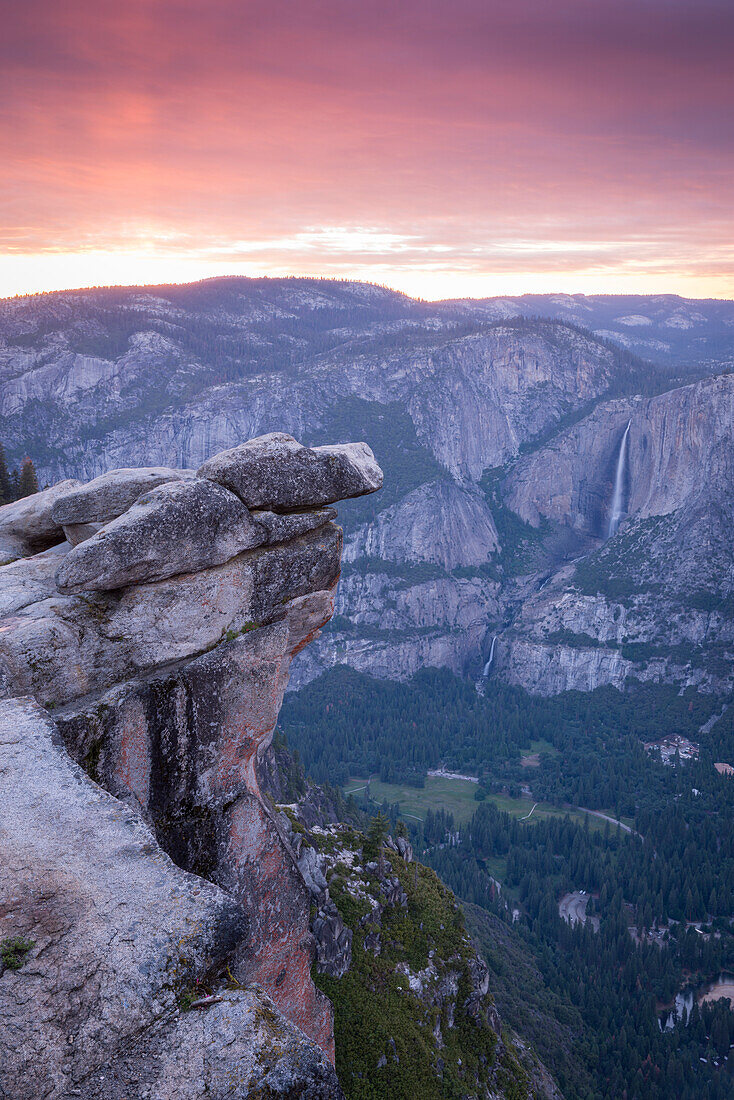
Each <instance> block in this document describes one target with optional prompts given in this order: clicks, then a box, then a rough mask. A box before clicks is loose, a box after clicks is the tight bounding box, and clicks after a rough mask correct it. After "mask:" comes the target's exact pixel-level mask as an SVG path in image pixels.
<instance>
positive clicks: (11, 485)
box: [0, 443, 38, 505]
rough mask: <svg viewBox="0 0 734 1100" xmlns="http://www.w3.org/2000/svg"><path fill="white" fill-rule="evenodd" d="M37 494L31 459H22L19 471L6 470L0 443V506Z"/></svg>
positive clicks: (14, 468) (14, 469) (2, 448)
mask: <svg viewBox="0 0 734 1100" xmlns="http://www.w3.org/2000/svg"><path fill="white" fill-rule="evenodd" d="M37 492H38V478H37V476H36V470H35V467H34V465H33V459H31V458H28V457H26V458H24V459H23V461H22V462H21V464H20V469H18V467H17V466H14V467H13V469H12V470H9V469H8V463H7V459H6V458H5V448H4V447H3V445H2V443H0V505H3V504H10V503H12V501H14V500H20V499H21V498H22V497H29V496H32V495H33V493H37Z"/></svg>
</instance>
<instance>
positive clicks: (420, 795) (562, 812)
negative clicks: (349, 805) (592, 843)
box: [344, 775, 632, 831]
mask: <svg viewBox="0 0 734 1100" xmlns="http://www.w3.org/2000/svg"><path fill="white" fill-rule="evenodd" d="M366 786H367V780H366V779H365V778H361V779H360V778H358V777H353V778H351V779H350V780H349V781H348V782H347V783H346V784H345V786H344V793H345V794H349V793H353V794H354V795H355V797H356V798H357V800H358V801H359V800H361V799H362V798H363V797H364V794H365V788H366ZM476 790H477V785H476V783H470V782H469V781H468V780H466V779H441V778H440V777H438V776H432V775H429V776H427V777H426V785H425V787H410V786H407V785H406V784H401V783H381V782H380V780H379V779H371V780H370V797H371V798H372V800H373V803H374V805H375V807H377V806H378V805H382V803H383V802H384V801H385V799H387V801H388V802H389V803H390V804H391V805H393V804H394V803H395V802H397V803H398V805H399V806H400V814H401V816H402V817H404V818H406V820H407V821H411V820H412V821H415V820H416V819H419V820H421V821H422V820H423V819H424V818H425V816H426V812H427V811H428V810H433V811H434V812H435V811H436V810H446V811H447V812H448V813H452V814H453V815H454V821H455V822H456V824H457V825H463V824H465V823H466V822H467V821H469V820H470V819H471V817H472V815H473V814H474V812H475V810H476V809H477V807H478V806H479V803H478V802H477V801H476V799H475V798H474V795H475V792H476ZM487 801H488V802H494V804H495V806H496V807H497V809H498V810H504V811H505V812H506V813H508V814H512V816H513V817H520V818H523V817H527V815H528V814H530V811H531V810H532V811H533V812H532V814H531V815H530V817H529V818H528V820H529V821H530V822H533V821H535V820H540V819H541V818H544V817H565V816H566V815H568V816H569V817H570V818H571V820H572V821H575V822H576V824H577V825H583V824H584V822H585V821H586V818H587V817H588V820H589V828H590V829H591V830H592V831H598V830H602V831H603V830H604V828H605V826H606V822H604V821H602V820H601V818H598V817H594V816H593V815H591V814H585V813H583V811H581V810H569V809H561V808H559V807H558V806H552V805H550V803H547V802H539V803H538V804H537V805H536V803H535V801H534V799H532V798H527V797H526V796H523V797H522V798H510V796H509V795H506V794H489V795H487ZM533 806H535V809H534V810H533ZM622 821H623V822H624V823H625V824H628V823H629V824H632V822H631V821H630V822H628V821H627V819H626V818H624V817H623V818H622ZM609 827H610V829H614V826H613V825H610V826H609Z"/></svg>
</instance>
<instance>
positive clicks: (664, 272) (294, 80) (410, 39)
mask: <svg viewBox="0 0 734 1100" xmlns="http://www.w3.org/2000/svg"><path fill="white" fill-rule="evenodd" d="M733 47H734V8H733V7H732V5H731V4H730V3H729V2H728V0H727V2H723V0H700V2H698V3H693V2H691V0H686V2H683V0H666V2H663V0H635V2H634V3H633V2H631V0H594V2H593V3H589V0H558V2H557V3H553V4H550V3H548V2H547V0H522V2H521V3H513V2H510V0H484V2H481V0H457V2H456V3H453V4H451V5H449V4H446V3H437V2H433V3H426V2H421V3H418V2H414V0H407V2H404V3H401V4H397V5H396V4H388V3H383V2H380V0H364V2H363V3H360V4H350V3H345V2H344V0H340V2H336V0H322V2H314V0H308V2H304V3H290V4H278V3H269V4H268V3H265V2H260V0H254V2H248V0H245V2H234V0H210V2H209V3H206V4H204V3H201V2H200V0H196V2H195V0H158V2H157V3H153V2H151V0H132V2H130V3H127V4H125V5H118V4H116V3H111V2H109V0H103V2H102V3H100V4H96V5H91V4H89V3H87V2H86V0H65V2H64V0H62V2H61V3H57V4H51V3H49V2H48V0H30V2H28V3H25V4H24V5H22V6H20V5H18V6H15V7H14V8H13V9H12V10H11V11H10V12H9V13H8V14H6V16H5V19H4V28H3V36H2V43H1V44H0V84H1V85H2V88H1V91H2V96H1V97H0V125H1V126H2V159H3V173H2V183H1V184H0V188H1V192H2V210H3V214H2V222H1V224H0V249H1V250H2V256H1V257H0V295H12V294H16V293H27V292H32V291H37V290H48V289H57V288H62V287H76V286H87V285H100V284H111V283H160V282H166V281H178V282H180V281H188V280H192V279H196V278H200V277H205V276H209V275H215V274H235V273H237V274H245V275H262V274H272V275H282V274H303V275H325V276H339V277H342V276H345V277H350V278H355V279H366V280H371V281H375V282H380V283H387V284H389V285H391V286H394V287H397V288H399V289H402V290H406V291H407V292H409V293H411V294H414V295H418V296H422V297H428V298H439V297H449V296H450V297H456V296H464V295H472V296H483V295H492V294H502V293H508V294H515V293H522V292H524V291H537V292H540V291H552V290H559V291H586V292H610V293H613V292H640V293H646V292H659V291H666V292H678V293H681V294H687V295H690V296H698V297H704V296H712V297H714V296H716V297H729V296H734V250H733V249H732V244H733V242H734V204H733V202H732V200H733V199H734V186H733V184H732V180H733V179H734V155H733V152H734V122H733V119H734V109H733V108H734V77H733V76H732V72H733V70H734V66H732V64H731V57H732V49H733Z"/></svg>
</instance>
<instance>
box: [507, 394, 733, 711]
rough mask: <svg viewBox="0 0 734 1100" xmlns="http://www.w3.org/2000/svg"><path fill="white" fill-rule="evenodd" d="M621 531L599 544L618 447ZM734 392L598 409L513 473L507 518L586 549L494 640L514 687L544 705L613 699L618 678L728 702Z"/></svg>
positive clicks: (664, 396)
mask: <svg viewBox="0 0 734 1100" xmlns="http://www.w3.org/2000/svg"><path fill="white" fill-rule="evenodd" d="M628 423H629V435H628V448H627V455H626V462H625V468H624V470H623V503H624V511H625V513H626V516H627V518H626V519H625V520H624V522H623V523H622V525H621V527H620V529H619V531H618V532H617V534H616V535H615V536H614V538H612V539H609V540H608V541H607V540H606V538H605V535H606V532H605V529H604V527H605V520H608V511H607V513H606V515H605V513H604V510H603V509H601V508H600V506H599V505H600V502H601V501H603V500H604V499H607V500H608V499H609V496H610V492H611V481H612V479H613V476H614V469H615V465H616V464H617V458H618V455H619V449H620V440H621V437H622V434H623V433H624V431H625V427H626V425H627V424H628ZM733 430H734V378H733V377H732V376H731V375H725V376H721V377H719V378H713V379H707V380H705V381H703V382H700V383H697V384H695V385H692V386H687V387H684V388H682V389H678V390H672V391H670V392H669V393H666V394H662V395H660V396H659V397H655V398H652V399H648V400H643V399H640V398H636V399H634V400H632V401H626V402H615V403H614V404H613V405H610V406H604V405H601V406H599V407H598V408H597V409H596V410H595V411H594V413H593V414H592V415H591V416H590V417H588V418H587V419H585V420H583V421H582V422H581V423H580V424H578V425H576V426H575V427H574V428H573V429H571V430H569V431H568V432H566V433H563V434H562V435H560V436H558V437H557V439H556V440H554V441H553V443H551V444H550V445H549V446H547V447H544V448H542V449H541V450H540V451H538V452H537V453H536V454H534V455H532V456H530V457H529V458H528V459H525V460H521V461H520V462H519V463H518V464H517V465H516V466H515V468H514V470H513V471H512V473H511V474H510V476H509V478H508V482H507V500H508V503H509V504H510V506H511V507H512V508H513V509H514V510H515V511H516V512H517V513H518V514H519V515H520V516H522V517H523V518H524V519H525V520H527V521H528V522H529V523H530V524H533V525H535V526H538V525H539V524H540V522H541V519H542V518H549V519H552V520H553V521H555V522H557V523H559V524H562V525H565V526H570V527H574V528H576V529H580V530H582V531H584V532H585V533H586V534H588V535H592V536H595V537H596V540H597V547H596V549H594V550H593V551H592V552H591V553H590V554H588V555H586V556H585V557H584V558H583V559H581V560H579V561H578V562H577V563H576V564H575V566H570V567H564V568H563V569H561V570H560V571H559V572H558V573H557V575H556V576H554V577H552V578H551V579H550V580H547V581H546V583H545V584H544V586H543V588H542V590H541V591H538V592H537V593H535V594H532V595H531V596H529V597H528V598H527V599H526V600H525V601H524V602H523V605H522V607H521V609H520V611H519V614H518V615H517V617H516V619H515V620H514V622H513V624H512V626H511V628H510V629H509V630H508V631H507V632H506V633H505V634H504V635H503V636H502V638H501V641H500V645H499V652H498V664H499V666H500V668H502V669H503V671H504V673H505V675H507V676H508V677H509V678H510V679H511V680H512V681H514V682H516V683H521V684H523V685H525V686H527V687H529V688H530V689H531V690H533V691H538V692H541V693H543V694H552V693H555V692H557V691H562V690H565V689H567V688H578V689H580V690H584V691H587V690H591V689H592V688H594V687H596V686H597V685H598V684H600V683H612V684H614V685H616V686H618V687H619V686H622V685H623V684H624V681H625V680H626V679H627V677H628V676H631V675H634V676H636V677H638V678H641V679H662V680H668V681H670V682H673V683H683V684H696V685H698V686H699V687H701V688H703V689H705V690H713V691H721V692H726V691H727V690H729V688H730V685H731V655H732V648H733V645H734V607H733V606H732V592H733V591H734V557H733V554H732V544H731V528H732V520H733V519H734V493H733V492H732V490H733V488H734V446H733V443H732V432H733Z"/></svg>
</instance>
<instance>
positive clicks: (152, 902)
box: [0, 438, 381, 1100]
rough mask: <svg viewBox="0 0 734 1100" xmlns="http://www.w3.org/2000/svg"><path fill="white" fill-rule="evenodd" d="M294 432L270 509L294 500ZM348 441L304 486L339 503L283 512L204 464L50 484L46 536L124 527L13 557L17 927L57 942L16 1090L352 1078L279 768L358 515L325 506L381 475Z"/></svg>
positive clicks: (10, 735)
mask: <svg viewBox="0 0 734 1100" xmlns="http://www.w3.org/2000/svg"><path fill="white" fill-rule="evenodd" d="M273 442H275V443H276V444H277V445H275V446H274V447H272V448H271V449H270V450H269V449H268V448H269V441H268V440H267V439H265V440H260V441H256V442H255V447H256V448H257V449H258V450H259V452H260V455H261V458H260V463H261V464H260V466H259V469H260V471H261V473H262V476H263V477H264V478H265V480H266V481H267V484H268V492H267V493H264V494H261V495H260V497H259V498H258V503H261V504H263V505H267V506H269V507H274V506H276V505H278V506H279V507H284V503H283V502H284V501H286V500H287V499H291V500H293V497H292V496H291V497H290V498H289V497H288V494H287V492H285V491H282V492H281V491H279V485H280V484H281V482H280V479H279V476H278V468H279V463H280V461H281V448H280V444H281V442H282V440H281V439H280V438H279V439H278V440H277V441H273ZM293 444H294V446H295V447H297V446H298V445H297V444H295V441H293ZM263 450H264V451H265V453H266V454H267V453H269V454H270V458H269V462H270V466H268V463H267V462H265V465H263V464H262V463H263V459H262V452H263ZM345 452H346V453H348V454H349V456H350V459H349V463H348V465H349V475H348V477H346V476H345V475H344V472H343V468H342V466H341V465H340V463H341V461H342V460H341V459H339V460H338V461H337V463H336V468H337V471H338V476H337V477H336V481H335V482H333V483H332V488H331V489H330V490H329V491H328V493H326V494H325V489H324V479H323V477H321V478H320V479H319V478H317V479H316V481H315V483H314V487H313V493H312V494H311V497H309V493H308V482H307V478H306V477H305V475H304V476H303V477H302V478H301V479H300V481H299V483H298V502H297V505H296V506H297V507H298V508H301V509H302V508H312V509H315V510H313V511H309V512H302V511H299V512H298V513H296V514H292V515H291V514H288V515H274V514H271V515H272V518H269V519H268V520H266V521H265V522H264V523H260V522H259V521H258V520H257V518H256V517H253V515H252V514H251V513H250V511H249V509H248V508H247V507H246V506H245V504H244V503H243V502H242V501H241V499H240V498H239V497H238V496H237V495H235V494H234V493H233V492H232V491H231V490H230V489H228V488H225V487H224V486H222V485H221V484H220V483H219V482H218V481H212V480H210V479H208V478H203V477H202V478H198V479H197V478H194V477H192V476H191V475H190V474H189V473H188V472H186V473H185V474H184V475H183V476H182V478H179V479H174V478H173V477H171V476H169V474H170V471H163V472H162V471H153V473H152V475H151V478H152V479H153V480H154V479H155V478H156V477H160V481H159V483H158V485H157V486H155V487H154V488H153V489H149V488H148V485H149V480H150V479H147V480H146V478H145V472H144V471H130V470H126V471H122V472H120V473H119V475H117V474H116V473H114V472H113V473H112V474H110V475H108V476H107V477H106V479H99V480H100V481H101V482H102V484H101V485H100V483H99V481H98V483H97V485H96V486H93V487H92V489H91V490H90V491H88V492H85V491H84V489H80V488H79V487H78V486H67V487H65V489H64V490H63V492H56V491H55V490H50V491H49V492H50V493H51V494H52V499H51V503H50V510H51V511H53V508H54V507H55V508H57V509H58V512H57V520H56V521H54V522H55V523H56V526H55V527H53V528H47V529H45V530H46V534H44V539H46V538H47V537H48V538H53V537H55V538H57V539H59V538H63V526H64V524H65V523H66V521H67V520H68V521H69V523H70V524H73V525H77V524H85V523H87V522H89V523H99V522H101V523H102V526H101V528H100V529H99V531H98V532H97V533H95V534H93V535H92V536H91V537H90V538H88V539H86V540H85V541H83V542H81V543H79V544H78V545H77V546H76V547H74V548H73V549H72V548H71V546H70V545H69V544H68V543H67V542H64V543H59V544H58V545H57V546H54V547H53V548H50V549H47V550H45V551H43V552H42V553H39V554H35V555H33V556H31V557H28V558H25V559H23V560H20V561H15V562H13V563H11V564H8V565H5V566H4V567H2V568H0V616H2V618H0V694H1V695H2V696H3V697H4V698H5V699H6V702H4V703H3V704H2V709H1V710H0V730H2V739H1V741H0V768H1V769H2V771H3V773H4V778H5V779H6V780H7V782H8V789H9V790H12V792H13V797H12V800H11V804H10V807H11V812H10V813H9V815H8V817H7V818H5V817H4V819H3V827H4V829H5V834H4V841H5V843H4V845H3V851H4V853H7V854H8V865H9V868H10V874H9V875H6V876H4V877H3V882H2V887H1V888H0V922H1V923H0V929H2V935H3V936H15V937H25V938H26V940H27V941H28V942H32V943H33V947H32V948H31V949H30V950H29V952H28V955H27V961H26V962H25V963H24V965H23V968H22V970H21V971H20V972H19V973H18V975H17V976H16V975H15V974H13V975H9V974H8V973H6V974H5V975H3V976H2V977H0V1014H1V1015H2V1020H3V1024H4V1025H5V1027H4V1030H3V1036H2V1038H0V1058H2V1060H3V1061H2V1069H3V1074H2V1079H3V1089H4V1095H7V1096H8V1097H9V1098H11V1097H12V1098H13V1100H15V1098H16V1097H17V1098H18V1100H20V1097H24V1098H25V1097H27V1096H29V1095H34V1096H36V1095H37V1096H39V1097H43V1098H44V1100H45V1098H46V1097H48V1100H52V1098H53V1100H56V1098H57V1097H66V1096H67V1095H68V1096H70V1095H81V1096H84V1097H90V1100H91V1097H92V1096H95V1097H96V1096H100V1097H110V1098H115V1100H117V1098H118V1097H119V1098H120V1100H122V1097H129V1096H131V1095H140V1096H141V1097H142V1096H149V1097H150V1098H151V1100H153V1098H156V1100H158V1098H160V1100H164V1097H165V1098H166V1100H168V1098H169V1097H179V1096H181V1097H183V1096H184V1095H186V1096H191V1095H199V1094H200V1093H201V1095H204V1094H206V1095H211V1096H222V1097H223V1096H224V1095H227V1096H230V1095H231V1096H235V1095H237V1096H239V1095H242V1096H245V1095H252V1090H254V1091H255V1092H256V1093H257V1090H258V1089H260V1090H261V1091H262V1092H263V1095H265V1094H267V1095H273V1096H277V1095H299V1096H310V1097H317V1096H318V1097H322V1096H323V1097H332V1096H334V1097H336V1096H338V1095H340V1093H339V1089H338V1085H337V1083H336V1079H335V1077H334V1073H333V1069H332V1068H331V1065H330V1062H329V1061H328V1059H331V1061H333V1057H334V1040H333V1021H332V1014H331V1007H330V1005H329V1002H328V1000H327V999H326V997H325V996H324V995H323V994H322V993H320V992H319V991H318V990H317V989H316V988H315V987H314V985H313V982H312V980H311V977H310V967H311V962H312V959H313V957H314V955H315V953H316V946H315V942H314V939H313V936H312V934H311V933H310V931H309V919H310V904H311V895H310V893H309V888H308V887H307V885H306V883H305V881H304V877H303V875H302V873H301V871H300V870H299V867H298V863H297V857H296V852H295V851H294V849H293V847H292V845H291V843H290V840H289V838H288V835H287V833H286V832H284V830H283V828H282V826H281V825H280V824H279V822H278V820H277V818H276V817H275V816H274V815H273V813H272V812H271V810H270V809H269V808H268V805H267V804H266V803H265V802H264V801H263V799H262V797H261V795H260V791H259V786H258V778H257V762H258V758H259V757H261V756H262V754H263V752H264V751H265V749H266V748H267V746H268V745H269V743H270V740H271V738H272V733H273V729H274V727H275V723H276V720H277V716H278V710H279V707H280V703H281V700H282V695H283V691H284V690H285V686H286V684H287V681H288V675H289V667H290V662H291V660H292V658H293V656H294V655H295V654H296V653H297V652H299V650H300V649H301V648H302V647H303V646H305V645H306V644H307V643H308V642H309V641H310V640H311V639H313V638H314V637H315V636H316V635H317V634H318V631H319V630H320V628H321V627H322V626H323V625H324V623H325V622H326V621H327V620H328V619H329V617H330V615H331V613H332V610H333V600H334V590H335V587H336V582H337V580H338V577H339V570H340V555H341V532H340V530H339V528H337V527H336V526H335V525H334V524H333V523H332V522H331V520H332V518H333V515H334V513H333V511H332V510H318V506H319V505H321V504H323V503H325V500H324V496H325V495H327V496H328V497H329V499H330V500H333V499H334V492H335V488H334V486H335V485H338V486H340V487H341V489H342V490H343V491H348V492H351V493H353V494H354V493H360V492H371V491H373V490H374V488H376V487H378V483H379V482H380V481H381V474H380V473H379V469H378V468H377V467H376V464H375V463H374V459H373V458H372V457H371V452H370V451H369V448H367V447H366V445H364V444H361V445H358V446H354V447H352V448H351V449H350V448H339V449H338V454H339V455H343V454H344V453H345ZM355 454H356V455H357V456H359V460H360V461H359V462H358V463H357V462H353V461H352V456H353V455H355ZM319 461H321V460H319ZM326 461H329V465H330V468H331V464H330V460H328V459H327V460H326ZM223 468H224V464H223V461H221V460H220V461H219V462H218V464H217V470H218V471H219V475H220V476H223V475H221V471H222V469H223ZM161 473H163V474H164V476H162V477H161V476H160V475H161ZM133 475H134V476H133ZM284 482H285V483H286V484H288V485H290V484H291V480H290V473H289V472H288V471H287V470H286V474H285V475H284ZM132 485H138V486H141V493H142V495H139V496H138V497H136V498H135V499H133V500H130V497H131V495H132V492H133V489H132V488H131V486H132ZM110 486H111V487H112V489H110ZM121 487H122V488H121ZM69 490H71V491H72V494H71V500H69V499H68V497H67V498H66V503H65V497H64V493H68V491H69ZM126 494H127V495H126ZM39 496H40V497H45V494H39ZM29 499H30V500H31V501H32V500H33V498H29ZM251 499H252V498H251ZM35 503H36V507H35V510H34V509H32V508H30V506H26V512H27V514H28V515H29V516H31V517H34V518H33V522H34V523H36V520H35V517H36V516H37V515H38V514H39V508H40V507H43V508H44V509H47V510H48V507H49V506H48V501H43V500H42V501H36V502H35ZM122 504H125V505H126V510H123V511H122V512H121V513H120V514H119V515H118V516H113V517H112V518H111V519H107V520H106V521H105V519H104V517H105V516H109V515H110V514H111V513H112V512H116V511H117V510H118V509H119V508H120V507H121V505H122ZM8 510H9V511H11V512H12V511H13V510H15V513H16V514H17V506H16V505H10V506H9V509H8ZM4 512H5V509H0V529H2V523H3V513H4ZM62 521H63V523H62ZM11 522H12V523H13V524H15V527H14V533H15V532H16V531H17V534H18V536H19V538H20V539H27V540H28V541H30V536H29V535H28V531H26V530H24V529H23V527H22V524H20V522H19V521H18V520H17V518H12V517H11ZM37 530H38V525H37V523H36V526H35V527H33V528H32V531H33V537H34V538H35V537H36V532H37ZM52 531H53V532H55V535H52V533H51V532H52ZM281 539H282V540H283V541H279V540H281ZM116 582H117V583H116ZM22 697H25V698H22ZM32 697H33V698H32ZM39 704H41V705H43V706H45V707H46V708H47V709H46V713H45V714H44V713H43V712H42V711H41V710H40V708H39ZM51 718H53V722H52V721H51ZM82 769H83V770H82ZM85 773H86V774H85ZM31 822H32V823H33V824H32V826H31V824H30V823H31ZM97 895H99V896H98V897H97ZM328 915H329V914H328V913H325V916H326V917H328ZM24 942H25V941H24ZM31 977H32V979H33V981H32V985H29V979H31ZM29 991H30V992H29ZM202 994H203V995H202ZM269 998H270V999H269ZM191 1005H193V1006H194V1007H191V1011H190V1012H183V1011H182V1008H189V1007H190V1006H191ZM31 1019H33V1020H34V1022H33V1024H32V1025H31V1024H30V1023H29V1021H30V1020H31ZM39 1020H40V1021H41V1022H40V1023H39ZM64 1044H66V1045H64ZM319 1048H320V1049H319ZM321 1052H325V1054H326V1056H327V1058H324V1056H323V1054H322V1053H321ZM194 1078H195V1079H196V1082H197V1083H196V1085H195V1086H193V1085H192V1084H191V1081H192V1080H193V1079H194ZM41 1081H43V1082H44V1083H43V1085H41V1084H39V1082H41ZM193 1087H196V1088H197V1089H199V1091H198V1092H192V1091H188V1092H187V1091H186V1089H187V1088H188V1089H189V1090H190V1089H191V1088H193ZM166 1089H168V1090H169V1091H166ZM233 1089H234V1091H232V1090H233ZM248 1089H249V1090H250V1091H248ZM136 1090H137V1091H136ZM268 1090H269V1091H268Z"/></svg>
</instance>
